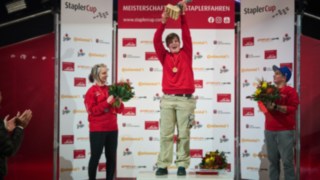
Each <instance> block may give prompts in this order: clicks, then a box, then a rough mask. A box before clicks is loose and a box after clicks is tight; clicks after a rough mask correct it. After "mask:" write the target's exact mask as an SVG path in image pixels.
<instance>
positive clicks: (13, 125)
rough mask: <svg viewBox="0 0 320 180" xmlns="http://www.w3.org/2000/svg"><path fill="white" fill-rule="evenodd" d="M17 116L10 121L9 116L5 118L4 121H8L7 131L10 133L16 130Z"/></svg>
mask: <svg viewBox="0 0 320 180" xmlns="http://www.w3.org/2000/svg"><path fill="white" fill-rule="evenodd" d="M16 118H17V117H16V116H15V117H13V118H11V119H10V120H8V119H9V115H7V116H6V117H5V118H4V121H6V129H7V131H8V132H12V131H13V130H14V128H16Z"/></svg>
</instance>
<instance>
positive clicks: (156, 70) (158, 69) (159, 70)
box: [149, 67, 162, 72]
mask: <svg viewBox="0 0 320 180" xmlns="http://www.w3.org/2000/svg"><path fill="white" fill-rule="evenodd" d="M149 71H150V72H162V69H161V68H154V67H150V68H149Z"/></svg>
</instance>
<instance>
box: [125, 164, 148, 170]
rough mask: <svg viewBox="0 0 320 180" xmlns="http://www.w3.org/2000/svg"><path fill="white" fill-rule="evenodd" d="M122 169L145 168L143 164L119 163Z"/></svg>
mask: <svg viewBox="0 0 320 180" xmlns="http://www.w3.org/2000/svg"><path fill="white" fill-rule="evenodd" d="M121 168H122V169H146V168H147V166H145V165H132V164H123V165H121Z"/></svg>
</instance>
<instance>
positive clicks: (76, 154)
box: [73, 149, 86, 159]
mask: <svg viewBox="0 0 320 180" xmlns="http://www.w3.org/2000/svg"><path fill="white" fill-rule="evenodd" d="M85 158H86V150H85V149H75V150H73V159H85Z"/></svg>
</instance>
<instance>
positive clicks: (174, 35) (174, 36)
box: [166, 33, 180, 46]
mask: <svg viewBox="0 0 320 180" xmlns="http://www.w3.org/2000/svg"><path fill="white" fill-rule="evenodd" d="M174 38H177V39H178V41H179V42H180V38H179V36H178V34H176V33H170V34H168V35H167V37H166V45H167V46H169V44H170V43H171V42H172V40H173V39H174Z"/></svg>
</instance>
